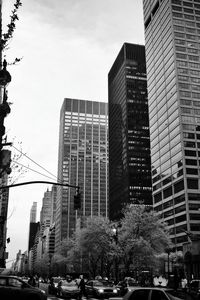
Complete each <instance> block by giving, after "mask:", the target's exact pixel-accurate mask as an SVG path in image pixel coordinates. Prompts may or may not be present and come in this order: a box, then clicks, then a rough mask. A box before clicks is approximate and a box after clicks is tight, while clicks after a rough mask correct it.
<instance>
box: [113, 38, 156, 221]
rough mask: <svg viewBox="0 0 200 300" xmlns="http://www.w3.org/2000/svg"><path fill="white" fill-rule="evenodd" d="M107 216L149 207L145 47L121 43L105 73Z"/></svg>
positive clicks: (149, 184)
mask: <svg viewBox="0 0 200 300" xmlns="http://www.w3.org/2000/svg"><path fill="white" fill-rule="evenodd" d="M108 93H109V94H108V105H109V203H110V205H109V211H110V212H109V213H110V218H111V219H112V220H115V219H116V220H117V219H119V218H120V216H121V212H122V209H123V207H125V206H126V204H131V203H132V204H138V203H144V204H146V205H152V188H151V159H150V137H149V118H148V99H147V78H146V65H145V48H144V46H141V45H134V44H129V43H125V44H124V45H123V46H122V48H121V50H120V52H119V54H118V56H117V58H116V60H115V62H114V64H113V66H112V68H111V70H110V72H109V74H108Z"/></svg>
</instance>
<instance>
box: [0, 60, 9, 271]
mask: <svg viewBox="0 0 200 300" xmlns="http://www.w3.org/2000/svg"><path fill="white" fill-rule="evenodd" d="M0 56H1V55H0ZM6 67H7V62H6V60H4V62H3V69H1V70H0V94H1V96H2V88H3V101H1V102H0V187H2V189H3V190H2V191H1V193H0V267H1V268H5V267H6V264H5V260H6V225H7V211H8V198H9V191H8V190H7V189H4V188H3V186H5V185H7V180H8V174H10V172H11V169H10V162H11V151H9V150H5V149H3V147H4V146H6V145H8V144H10V143H5V142H4V140H3V136H4V134H5V126H4V119H5V117H6V116H7V114H9V113H10V107H9V104H8V103H7V99H8V97H7V91H6V86H7V84H8V83H9V82H10V81H11V75H10V73H9V72H8V71H7V70H6Z"/></svg>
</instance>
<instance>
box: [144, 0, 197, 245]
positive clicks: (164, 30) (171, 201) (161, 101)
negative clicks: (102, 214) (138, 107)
mask: <svg viewBox="0 0 200 300" xmlns="http://www.w3.org/2000/svg"><path fill="white" fill-rule="evenodd" d="M143 8H144V24H145V40H146V64H147V78H148V98H149V117H150V139H151V155H152V174H153V204H154V208H155V210H156V211H159V212H161V214H162V216H163V218H164V220H165V221H166V222H167V223H168V226H169V228H170V234H171V238H172V241H173V243H174V245H175V246H176V249H178V250H182V244H183V243H184V242H187V240H188V237H187V232H191V233H194V234H197V233H199V230H200V190H199V183H200V182H199V175H200V3H199V0H185V1H182V0H155V1H153V0H150V1H149V0H143Z"/></svg>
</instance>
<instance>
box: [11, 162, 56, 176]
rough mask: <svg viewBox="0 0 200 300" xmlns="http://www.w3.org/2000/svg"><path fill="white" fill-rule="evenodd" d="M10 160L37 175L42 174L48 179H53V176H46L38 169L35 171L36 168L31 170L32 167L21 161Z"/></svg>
mask: <svg viewBox="0 0 200 300" xmlns="http://www.w3.org/2000/svg"><path fill="white" fill-rule="evenodd" d="M12 161H13V162H14V163H16V164H18V165H20V166H22V167H24V168H26V169H28V170H30V171H33V172H35V173H37V174H39V175H42V176H44V177H46V178H49V179H51V180H55V178H52V177H50V176H47V175H45V174H42V173H40V172H38V171H36V170H33V169H32V168H30V167H27V166H25V165H23V164H22V163H20V162H18V161H15V160H12Z"/></svg>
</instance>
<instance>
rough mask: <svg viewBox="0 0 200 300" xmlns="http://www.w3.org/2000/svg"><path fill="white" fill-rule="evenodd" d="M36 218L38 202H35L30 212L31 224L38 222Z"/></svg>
mask: <svg viewBox="0 0 200 300" xmlns="http://www.w3.org/2000/svg"><path fill="white" fill-rule="evenodd" d="M36 216H37V202H33V205H32V207H31V211H30V223H35V222H36Z"/></svg>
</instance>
